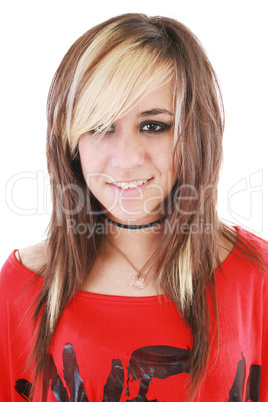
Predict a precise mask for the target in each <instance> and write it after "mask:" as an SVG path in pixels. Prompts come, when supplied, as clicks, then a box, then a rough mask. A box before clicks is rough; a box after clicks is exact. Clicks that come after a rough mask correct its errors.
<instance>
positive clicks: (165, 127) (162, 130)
mask: <svg viewBox="0 0 268 402" xmlns="http://www.w3.org/2000/svg"><path fill="white" fill-rule="evenodd" d="M149 125H153V126H155V127H157V126H158V127H160V129H152V128H151V129H150V130H143V128H144V127H146V126H149ZM171 127H172V124H165V123H161V122H159V121H154V120H149V121H144V122H142V123H141V124H140V126H139V132H145V133H149V134H156V135H158V134H162V133H165V132H166V131H168V130H169V129H170V128H171ZM111 129H112V130H110V131H109V130H108V131H106V133H105V135H111V134H113V133H114V130H115V128H114V126H112V127H111Z"/></svg>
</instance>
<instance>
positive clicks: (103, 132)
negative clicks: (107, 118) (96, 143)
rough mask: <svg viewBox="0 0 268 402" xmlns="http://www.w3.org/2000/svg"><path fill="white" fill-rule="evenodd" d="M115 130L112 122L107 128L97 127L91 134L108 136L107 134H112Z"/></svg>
mask: <svg viewBox="0 0 268 402" xmlns="http://www.w3.org/2000/svg"><path fill="white" fill-rule="evenodd" d="M114 132H115V127H114V125H113V124H112V125H111V126H109V127H108V128H107V129H106V130H102V128H101V127H97V128H96V129H93V130H91V131H90V133H91V134H94V135H95V136H97V137H98V136H103V135H104V136H106V135H111V134H113V133H114Z"/></svg>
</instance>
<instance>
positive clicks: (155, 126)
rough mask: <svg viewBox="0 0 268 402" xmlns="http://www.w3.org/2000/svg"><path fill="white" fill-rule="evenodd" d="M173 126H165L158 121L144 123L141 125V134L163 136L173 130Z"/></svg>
mask: <svg viewBox="0 0 268 402" xmlns="http://www.w3.org/2000/svg"><path fill="white" fill-rule="evenodd" d="M171 126H172V125H171V124H165V123H161V122H158V121H144V122H143V123H142V124H141V125H140V131H141V132H147V133H154V134H161V133H163V132H165V131H168V130H169V129H170V128H171Z"/></svg>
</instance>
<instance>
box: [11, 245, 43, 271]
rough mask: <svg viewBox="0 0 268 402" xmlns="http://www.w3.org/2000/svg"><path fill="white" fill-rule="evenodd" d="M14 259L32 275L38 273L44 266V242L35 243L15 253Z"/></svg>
mask: <svg viewBox="0 0 268 402" xmlns="http://www.w3.org/2000/svg"><path fill="white" fill-rule="evenodd" d="M15 256H16V259H17V260H18V261H19V262H20V263H21V265H23V266H24V267H25V268H27V269H29V270H30V271H32V272H34V273H39V271H40V270H41V269H42V268H43V267H44V265H45V264H46V242H45V241H43V242H41V243H37V244H34V245H31V246H28V247H25V248H22V249H20V250H16V252H15Z"/></svg>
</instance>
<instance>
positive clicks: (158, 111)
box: [139, 109, 174, 117]
mask: <svg viewBox="0 0 268 402" xmlns="http://www.w3.org/2000/svg"><path fill="white" fill-rule="evenodd" d="M158 114H168V115H170V116H174V114H173V113H171V112H169V111H168V110H167V109H151V110H146V111H144V112H141V113H140V114H139V116H141V117H143V116H157V115H158Z"/></svg>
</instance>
